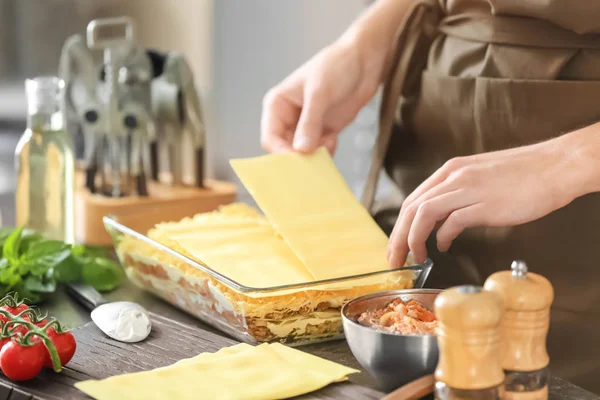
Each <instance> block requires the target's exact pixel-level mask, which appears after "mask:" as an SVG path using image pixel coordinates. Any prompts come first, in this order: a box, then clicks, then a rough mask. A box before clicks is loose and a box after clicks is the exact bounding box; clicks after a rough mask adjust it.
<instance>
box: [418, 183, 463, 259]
mask: <svg viewBox="0 0 600 400" xmlns="http://www.w3.org/2000/svg"><path fill="white" fill-rule="evenodd" d="M470 197H471V196H470V195H469V193H468V191H466V190H463V189H459V190H455V191H453V192H449V193H444V194H442V195H440V196H437V197H433V198H431V199H429V200H426V201H424V202H423V203H421V204H420V205H419V209H418V211H417V213H416V215H415V218H414V219H413V221H412V223H411V226H410V231H409V233H408V238H407V242H408V247H409V249H410V251H411V252H412V253H413V257H414V258H415V261H416V262H417V263H423V262H425V260H426V259H427V248H426V244H425V243H426V241H427V238H428V237H429V235H430V234H431V232H433V230H434V229H435V226H436V224H437V223H438V222H440V221H443V220H447V218H448V217H449V215H452V213H453V212H454V211H455V210H459V209H462V208H464V207H468V206H470V205H472V204H473V202H472V199H471V198H470Z"/></svg>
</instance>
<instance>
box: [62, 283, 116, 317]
mask: <svg viewBox="0 0 600 400" xmlns="http://www.w3.org/2000/svg"><path fill="white" fill-rule="evenodd" d="M67 292H69V294H70V295H71V296H73V298H75V300H77V301H78V302H79V303H81V305H82V306H84V307H85V308H87V309H88V310H89V311H92V310H94V309H95V308H96V307H98V306H101V305H102V304H105V303H107V301H106V300H105V299H104V298H103V297H102V295H101V294H100V293H98V291H97V290H96V289H94V288H93V287H92V286H90V285H86V284H84V283H67Z"/></svg>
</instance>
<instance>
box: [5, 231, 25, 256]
mask: <svg viewBox="0 0 600 400" xmlns="http://www.w3.org/2000/svg"><path fill="white" fill-rule="evenodd" d="M22 232H23V228H17V229H15V230H14V231H12V233H11V234H10V235H8V237H7V238H6V240H5V241H4V244H3V245H2V256H3V257H4V258H7V259H8V260H10V261H13V260H18V259H19V246H20V244H21V233H22Z"/></svg>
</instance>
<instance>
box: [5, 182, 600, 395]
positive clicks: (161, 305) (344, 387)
mask: <svg viewBox="0 0 600 400" xmlns="http://www.w3.org/2000/svg"><path fill="white" fill-rule="evenodd" d="M0 212H1V213H2V217H3V223H4V225H12V224H14V196H13V195H12V194H9V195H0ZM105 297H106V298H107V299H108V300H109V301H121V300H126V301H133V302H136V303H138V304H141V305H142V306H144V307H145V308H146V309H147V310H149V311H151V312H153V313H155V314H158V315H163V316H166V317H168V318H170V319H173V320H176V321H178V322H181V323H183V324H187V325H190V326H194V327H197V328H198V329H201V330H204V331H207V332H212V333H215V334H216V335H219V336H220V337H222V338H223V340H226V341H230V340H231V339H229V338H226V337H225V336H224V335H223V334H222V333H220V332H219V331H217V330H215V329H213V328H211V327H210V326H208V325H206V324H204V323H202V322H201V321H199V320H197V319H195V318H193V317H191V316H190V315H188V314H186V313H183V312H182V311H180V310H178V309H177V308H175V307H173V306H171V305H170V304H168V303H166V302H164V301H162V300H161V299H158V298H157V297H155V296H153V295H151V294H149V293H147V292H144V291H142V290H140V289H138V288H137V287H135V286H133V285H132V284H131V283H129V282H126V283H125V284H124V285H122V286H121V287H120V288H119V289H117V290H115V291H113V292H111V293H109V294H107V295H106V296H105ZM43 307H44V308H47V309H48V311H49V312H50V314H51V315H53V316H55V317H57V318H58V319H60V320H61V321H62V322H64V323H65V324H67V325H68V326H71V327H81V326H83V325H85V324H86V323H88V322H90V321H91V318H90V316H89V313H88V312H87V311H86V310H85V309H84V308H83V307H81V306H80V305H79V304H77V303H76V302H74V301H72V300H71V298H70V297H69V296H68V295H67V294H66V293H65V292H64V291H62V290H59V291H58V292H57V293H56V296H54V297H52V298H51V299H50V300H48V301H47V302H46V303H45V304H43ZM301 349H302V350H304V351H307V352H309V353H312V354H315V355H318V356H320V357H323V358H326V359H329V360H332V361H335V362H338V363H341V364H344V365H347V366H349V367H352V368H356V369H360V370H362V368H361V367H360V365H359V364H358V362H357V361H356V359H355V358H354V357H353V356H352V353H351V352H350V349H349V348H348V346H347V344H346V342H345V341H343V340H342V341H334V342H327V343H321V344H315V345H309V346H303V347H301ZM38 390H39V393H42V394H43V393H45V392H44V388H43V385H42V387H39V388H38ZM383 395H384V393H382V392H380V391H378V390H377V387H376V385H375V383H374V381H373V379H372V378H371V377H369V375H368V374H367V373H361V374H356V375H352V376H351V377H350V382H349V383H345V384H338V385H331V386H330V387H328V388H325V389H324V390H322V391H320V392H318V393H316V394H311V395H307V396H302V397H300V398H302V399H360V400H362V399H366V400H368V399H380V398H381V397H382V396H383ZM46 396H51V393H46ZM30 398H31V397H30V396H28V395H24V394H23V393H21V392H20V391H19V390H18V389H17V390H13V389H12V388H11V386H9V385H6V384H4V385H3V384H2V383H0V400H4V399H11V400H21V399H24V400H25V399H30ZM39 398H49V399H52V397H39ZM80 398H85V396H81V397H80ZM549 398H550V400H563V399H565V400H566V399H579V400H600V397H599V396H596V395H595V394H592V393H590V392H588V391H585V390H583V389H581V388H579V387H577V386H575V385H573V384H571V383H569V382H567V381H565V380H563V379H560V378H558V377H554V376H553V377H552V378H551V381H550V395H549Z"/></svg>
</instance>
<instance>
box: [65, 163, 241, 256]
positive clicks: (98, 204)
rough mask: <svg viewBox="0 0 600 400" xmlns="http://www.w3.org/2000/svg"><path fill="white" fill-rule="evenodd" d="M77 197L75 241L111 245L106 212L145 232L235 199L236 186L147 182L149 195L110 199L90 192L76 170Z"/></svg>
mask: <svg viewBox="0 0 600 400" xmlns="http://www.w3.org/2000/svg"><path fill="white" fill-rule="evenodd" d="M74 197H75V198H74V205H75V210H74V211H75V240H76V242H77V243H83V244H87V245H94V246H112V239H111V237H110V236H109V234H108V232H106V229H105V228H104V224H103V222H102V218H103V217H104V216H106V215H111V214H112V215H116V216H118V217H119V221H122V223H123V224H125V225H126V226H127V227H129V228H131V229H133V230H135V231H138V232H140V233H143V234H145V233H146V232H147V231H148V229H150V228H152V227H153V226H154V225H155V224H157V223H160V222H167V221H178V220H180V219H182V218H185V217H191V216H193V215H194V214H197V213H202V212H208V211H212V210H215V209H217V208H218V207H219V206H221V205H225V204H230V203H232V202H234V201H235V200H236V186H235V184H233V183H230V182H223V181H216V180H205V188H196V187H190V186H171V185H168V184H164V183H159V182H154V181H148V196H146V197H140V196H128V197H122V198H111V197H104V196H100V195H96V194H92V193H90V191H89V190H88V189H87V188H86V187H85V185H84V174H83V173H82V172H81V171H77V172H76V176H75V196H74Z"/></svg>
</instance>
